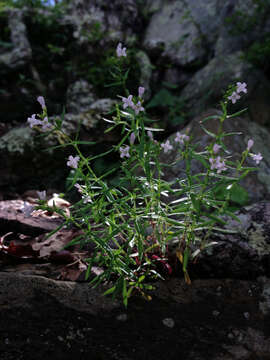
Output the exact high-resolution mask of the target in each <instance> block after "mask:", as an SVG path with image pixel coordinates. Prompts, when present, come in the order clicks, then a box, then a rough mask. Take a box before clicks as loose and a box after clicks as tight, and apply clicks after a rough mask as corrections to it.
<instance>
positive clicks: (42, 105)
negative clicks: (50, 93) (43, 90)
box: [37, 96, 46, 110]
mask: <svg viewBox="0 0 270 360" xmlns="http://www.w3.org/2000/svg"><path fill="white" fill-rule="evenodd" d="M37 101H38V102H39V103H40V105H41V107H42V110H44V109H46V105H45V100H44V97H43V96H39V97H38V98H37Z"/></svg>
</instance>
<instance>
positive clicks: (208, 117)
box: [200, 115, 220, 124]
mask: <svg viewBox="0 0 270 360" xmlns="http://www.w3.org/2000/svg"><path fill="white" fill-rule="evenodd" d="M211 119H216V120H219V119H220V116H219V115H211V116H207V117H206V118H204V119H203V120H201V121H200V124H202V123H204V122H206V121H207V120H211Z"/></svg>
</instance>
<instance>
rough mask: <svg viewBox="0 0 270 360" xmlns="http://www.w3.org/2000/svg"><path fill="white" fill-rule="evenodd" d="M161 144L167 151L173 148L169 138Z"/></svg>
mask: <svg viewBox="0 0 270 360" xmlns="http://www.w3.org/2000/svg"><path fill="white" fill-rule="evenodd" d="M160 146H161V147H162V148H163V150H164V152H165V153H167V152H169V151H170V150H172V148H173V147H172V145H171V144H170V141H169V140H167V141H166V142H165V143H162V144H161V145H160Z"/></svg>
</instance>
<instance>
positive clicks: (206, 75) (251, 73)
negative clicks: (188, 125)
mask: <svg viewBox="0 0 270 360" xmlns="http://www.w3.org/2000/svg"><path fill="white" fill-rule="evenodd" d="M237 81H240V82H246V83H247V86H248V94H247V95H246V94H245V95H244V96H242V97H241V100H239V101H237V103H236V104H235V105H233V106H232V107H231V109H232V111H237V110H239V109H243V107H247V106H250V108H251V113H252V119H253V120H254V121H256V122H258V123H261V124H262V123H263V124H268V123H269V122H270V119H269V116H268V115H267V113H265V110H268V108H269V101H268V100H267V98H268V94H269V95H270V83H269V81H268V80H267V79H266V78H265V76H264V74H263V73H262V72H261V71H260V70H258V69H256V68H254V67H253V66H252V65H251V64H249V63H247V62H245V61H244V60H243V53H242V52H236V53H234V54H230V55H227V56H220V57H215V58H214V59H212V60H211V61H210V62H209V63H208V64H207V65H206V66H205V67H203V68H202V69H200V70H199V71H197V72H196V73H195V75H194V76H193V77H192V78H191V79H190V81H189V83H188V84H187V86H186V87H185V88H184V89H183V91H182V93H181V97H182V98H183V99H184V100H185V102H186V107H187V111H188V112H189V114H190V116H194V115H198V114H199V113H201V111H203V110H205V109H206V108H208V107H209V106H213V105H215V104H217V103H219V101H220V100H221V99H222V96H223V93H224V92H225V90H226V89H227V88H228V86H229V85H231V84H235V83H236V82H237ZM258 89H259V91H258ZM262 113H263V114H264V115H263V119H261V114H262Z"/></svg>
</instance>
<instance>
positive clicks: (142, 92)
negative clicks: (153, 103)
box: [138, 86, 145, 98]
mask: <svg viewBox="0 0 270 360" xmlns="http://www.w3.org/2000/svg"><path fill="white" fill-rule="evenodd" d="M144 91H145V88H144V87H142V86H139V88H138V96H139V97H140V98H141V97H142V96H143V94H144Z"/></svg>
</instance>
